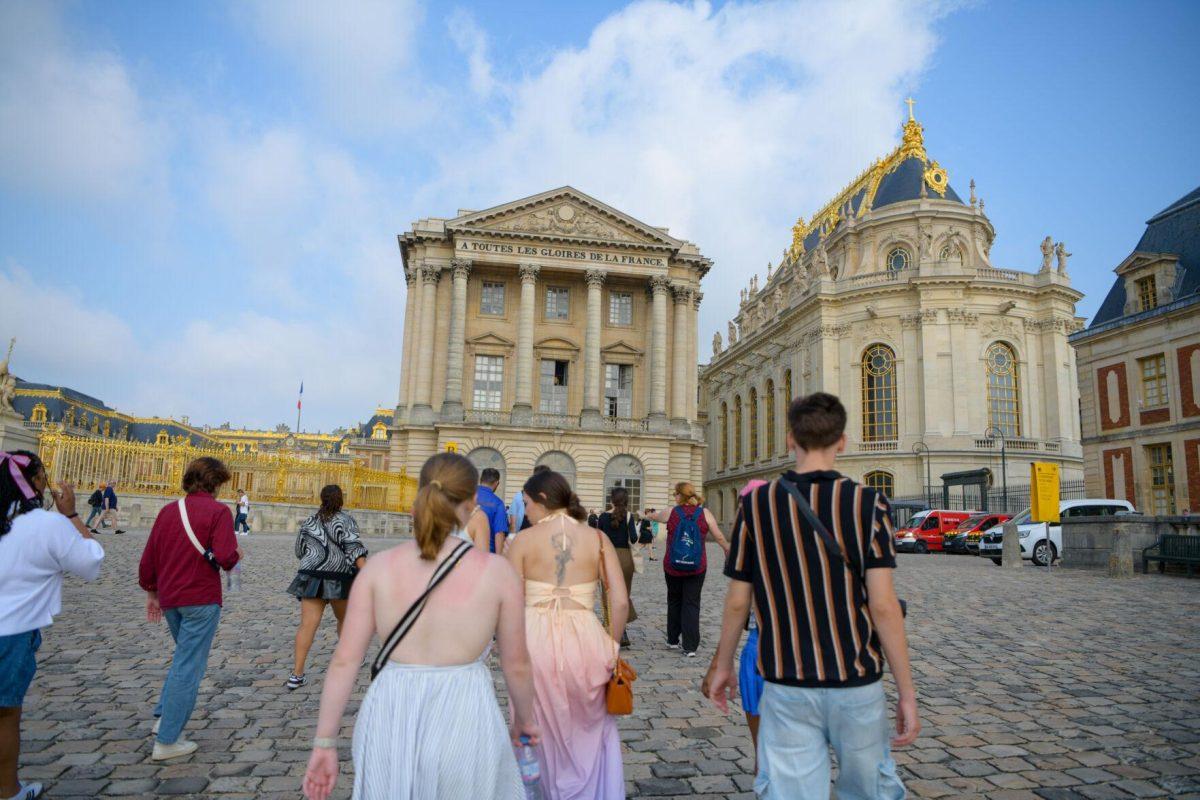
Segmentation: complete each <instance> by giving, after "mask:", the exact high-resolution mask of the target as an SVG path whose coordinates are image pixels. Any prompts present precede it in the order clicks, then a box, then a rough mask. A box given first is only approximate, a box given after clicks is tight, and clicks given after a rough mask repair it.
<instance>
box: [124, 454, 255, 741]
mask: <svg viewBox="0 0 1200 800" xmlns="http://www.w3.org/2000/svg"><path fill="white" fill-rule="evenodd" d="M229 478H230V475H229V470H228V469H227V468H226V467H225V465H224V464H223V463H221V461H219V460H217V459H215V458H212V457H211V456H204V457H202V458H197V459H196V460H195V461H193V462H192V463H191V464H189V465H188V467H187V469H186V470H185V471H184V473H183V491H184V493H185V494H186V497H184V499H182V500H180V501H178V502H176V503H170V504H168V505H166V506H164V507H163V508H162V510H161V511H159V512H158V517H157V518H156V519H155V520H154V525H153V527H151V528H150V537H149V538H148V539H147V540H146V549H145V550H143V551H142V560H141V563H140V564H139V566H138V584H139V585H140V586H141V587H142V589H143V590H144V591H145V592H146V619H147V620H148V621H150V622H160V621H161V620H162V619H163V617H166V620H167V627H168V629H169V630H170V631H171V638H172V639H174V640H175V652H174V653H173V654H172V655H171V668H170V670H169V671H168V672H167V677H166V680H165V681H164V682H163V688H162V694H161V695H160V697H159V700H158V704H157V705H156V706H155V707H154V717H155V722H154V733H155V734H156V737H155V742H154V752H153V753H152V754H151V756H150V757H151V758H152V759H153V760H155V761H166V760H168V759H172V758H179V757H181V756H186V755H188V754H190V753H194V752H195V751H196V748H197V745H196V743H195V742H191V741H188V740H186V739H183V738H181V734H182V733H183V728H184V726H185V725H187V721H188V719H189V718H191V716H192V710H193V709H194V708H195V706H196V693H197V691H198V690H199V688H200V680H201V679H202V678H203V677H204V672H205V670H206V669H207V668H208V653H209V650H210V649H211V648H212V642H213V637H214V636H215V635H216V633H217V623H218V622H219V621H220V619H221V575H220V572H221V570H226V571H229V570H231V569H233V568H234V566H235V565H236V564H237V563H238V561H239V560H240V559H241V555H242V553H241V550H240V548H239V547H238V544H237V537H236V536H235V535H234V533H233V515H232V514H230V513H229V508H228V507H227V506H226V505H225V504H224V503H220V502H218V501H217V492H218V491H219V490H220V488H221V487H222V486H223V485H225V484H226V483H228V482H229ZM110 486H111V484H110Z"/></svg>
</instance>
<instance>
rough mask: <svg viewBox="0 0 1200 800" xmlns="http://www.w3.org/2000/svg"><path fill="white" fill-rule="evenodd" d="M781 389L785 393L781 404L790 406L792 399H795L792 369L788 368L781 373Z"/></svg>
mask: <svg viewBox="0 0 1200 800" xmlns="http://www.w3.org/2000/svg"><path fill="white" fill-rule="evenodd" d="M783 390H784V391H785V392H786V393H787V397H786V398H785V399H784V401H783V404H784V405H785V406H787V407H789V408H790V407H791V405H792V401H793V400H795V399H796V390H795V388H794V387H793V386H792V371H791V370H790V369H789V370H788V371H787V372H785V373H783Z"/></svg>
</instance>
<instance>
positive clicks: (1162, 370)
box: [1138, 353, 1167, 408]
mask: <svg viewBox="0 0 1200 800" xmlns="http://www.w3.org/2000/svg"><path fill="white" fill-rule="evenodd" d="M1138 366H1140V367H1141V368H1142V408H1161V407H1163V406H1165V405H1166V404H1167V357H1166V356H1165V355H1163V354H1162V353H1159V354H1158V355H1155V356H1148V357H1146V358H1139V359H1138Z"/></svg>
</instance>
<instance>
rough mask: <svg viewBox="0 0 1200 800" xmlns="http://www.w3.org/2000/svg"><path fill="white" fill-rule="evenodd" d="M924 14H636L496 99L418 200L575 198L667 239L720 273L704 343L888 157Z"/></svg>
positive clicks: (876, 3)
mask: <svg viewBox="0 0 1200 800" xmlns="http://www.w3.org/2000/svg"><path fill="white" fill-rule="evenodd" d="M936 11H937V9H935V8H934V7H931V6H930V7H922V6H915V5H914V4H912V3H900V2H888V1H887V0H872V1H871V2H859V3H840V2H829V1H826V0H814V1H813V2H773V3H763V4H738V3H730V4H727V5H724V6H722V7H721V8H720V9H719V10H717V11H714V10H713V9H712V8H711V7H710V6H709V5H708V4H706V3H695V4H692V5H680V4H673V3H667V2H658V1H651V2H639V3H635V4H633V5H631V6H629V7H627V8H625V9H623V10H621V11H619V12H617V13H615V14H613V15H612V16H610V17H609V18H607V19H606V20H604V21H603V22H602V23H601V24H600V25H599V26H597V28H596V29H595V30H594V31H593V32H592V35H591V37H590V38H589V40H588V42H587V44H586V45H585V46H584V47H582V48H580V49H577V50H576V49H567V50H561V51H559V52H557V53H555V54H553V55H552V56H551V57H549V59H548V60H547V61H546V62H545V63H544V65H542V66H541V67H540V68H539V69H537V70H536V71H534V72H532V73H530V74H528V75H526V76H524V77H521V78H519V79H517V80H515V81H513V82H511V83H509V84H505V85H501V86H500V87H498V91H499V93H500V95H501V96H502V97H505V98H508V99H509V102H508V108H507V109H506V110H505V112H504V113H503V114H502V115H499V116H498V117H497V118H496V119H497V120H498V121H496V122H494V123H493V127H492V128H491V129H490V130H488V131H487V132H486V134H485V135H484V136H482V137H479V138H470V139H469V140H458V141H451V142H449V143H447V144H446V145H445V146H444V147H443V148H441V149H440V150H439V158H440V165H441V177H440V178H439V179H438V180H437V182H436V183H434V184H433V185H431V186H430V187H428V188H427V194H428V197H429V199H430V201H431V202H432V201H435V200H436V201H437V202H440V203H449V204H451V205H449V207H451V208H452V207H455V206H454V205H453V204H454V203H457V204H458V205H466V206H469V207H476V208H478V207H485V206H486V205H489V204H491V203H499V202H504V201H507V200H510V199H514V198H516V197H520V196H523V195H527V194H533V193H535V192H539V191H542V190H544V189H547V188H552V187H555V186H559V185H562V184H572V185H574V186H576V187H577V188H579V189H581V190H583V191H586V192H589V193H592V194H594V195H596V196H597V197H598V198H600V199H601V200H604V201H606V202H609V203H611V204H613V205H615V206H617V207H618V208H621V209H623V210H626V211H628V212H630V213H632V214H634V215H635V216H638V217H641V218H642V219H644V220H645V221H646V222H649V223H651V224H656V225H669V226H671V228H672V233H673V234H675V235H677V236H683V237H686V238H689V239H692V240H693V241H695V242H697V243H698V244H699V245H700V247H701V250H702V251H703V252H704V253H706V254H707V255H708V256H710V257H713V258H714V259H715V260H716V262H717V263H716V266H715V267H714V269H713V270H712V272H711V273H710V274H709V277H708V278H707V280H706V281H705V287H704V288H705V293H706V300H705V305H704V309H703V311H702V314H701V324H702V329H703V330H704V331H707V332H711V331H712V330H713V329H714V328H716V327H718V326H722V327H723V320H724V319H726V318H728V317H729V316H731V315H732V313H733V312H734V302H735V300H734V298H736V297H737V293H738V289H739V288H740V287H741V286H743V285H744V284H745V281H746V280H747V279H748V277H749V272H750V271H762V270H764V269H765V265H766V262H767V260H768V259H769V260H772V261H776V260H778V258H779V255H780V253H781V252H782V250H783V248H784V247H785V246H786V245H787V244H788V243H789V242H790V234H789V231H790V227H791V225H792V223H793V222H794V221H795V218H796V217H797V216H799V215H801V214H803V215H805V216H807V215H809V214H811V213H813V211H815V210H816V209H817V208H818V207H819V206H820V205H822V204H823V203H824V202H826V201H827V200H828V199H829V198H830V197H831V196H832V195H833V194H834V193H836V192H837V191H838V190H840V189H841V188H842V186H844V185H845V184H846V183H848V182H849V181H850V179H851V178H853V177H854V176H855V175H857V174H858V173H859V172H860V171H861V170H863V169H864V168H866V167H867V166H868V165H869V163H870V161H871V160H873V159H874V158H876V157H878V156H880V155H882V154H883V153H885V152H886V151H888V150H889V149H890V148H891V147H892V146H893V145H894V143H895V142H896V140H897V138H898V133H899V126H900V122H901V120H902V117H901V111H902V106H901V104H900V99H901V98H902V97H903V93H904V91H905V90H906V89H907V88H908V87H909V86H910V85H911V84H912V83H913V82H914V81H915V80H916V79H917V77H918V76H919V74H920V72H921V70H922V69H924V67H925V66H926V64H927V63H928V60H929V57H930V55H931V54H932V52H933V49H934V45H935V38H934V35H933V33H932V31H931V25H932V24H933V22H934V21H935V18H936V16H937V14H936V13H935V12H936ZM481 58H482V56H481ZM488 74H489V75H490V74H491V72H490V70H489V72H488ZM707 338H708V333H704V335H702V337H701V340H702V341H707Z"/></svg>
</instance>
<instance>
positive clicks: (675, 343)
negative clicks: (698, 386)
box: [671, 283, 693, 433]
mask: <svg viewBox="0 0 1200 800" xmlns="http://www.w3.org/2000/svg"><path fill="white" fill-rule="evenodd" d="M671 291H672V293H673V294H674V296H675V309H674V317H675V318H674V323H675V325H674V330H673V332H672V337H671V346H672V352H673V354H674V356H675V357H674V359H672V360H673V362H674V363H673V364H672V365H671V366H672V368H671V427H672V428H673V429H674V430H675V431H676V432H677V433H684V432H686V431H687V387H688V377H687V359H688V352H689V349H690V348H689V345H688V334H687V325H688V319H690V318H691V313H690V311H691V307H692V294H693V291H692V289H691V287H689V286H687V285H685V284H682V283H680V284H674V285H672V286H671Z"/></svg>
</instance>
